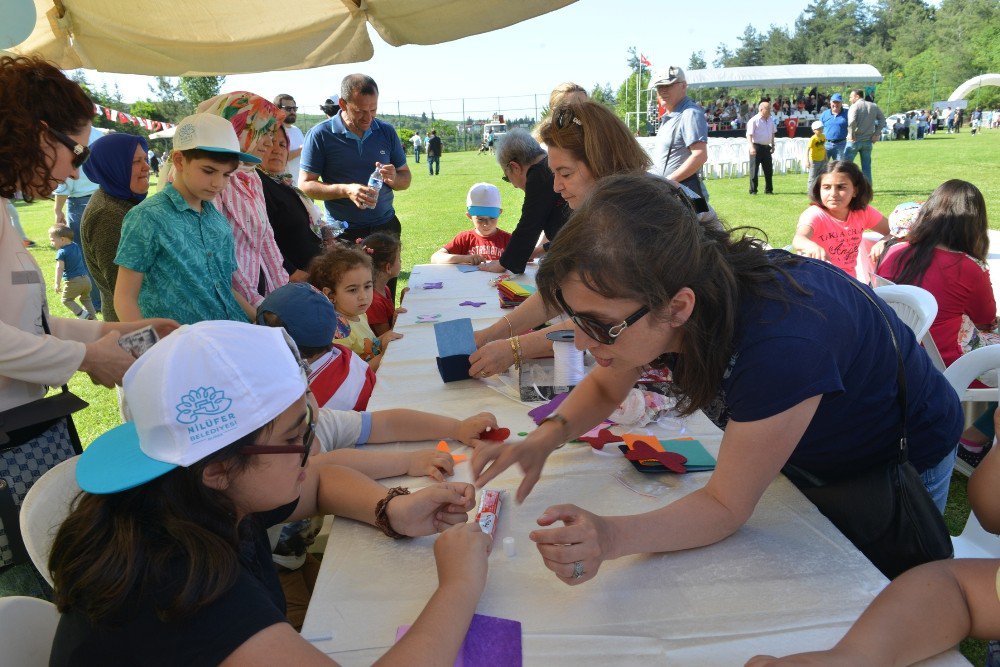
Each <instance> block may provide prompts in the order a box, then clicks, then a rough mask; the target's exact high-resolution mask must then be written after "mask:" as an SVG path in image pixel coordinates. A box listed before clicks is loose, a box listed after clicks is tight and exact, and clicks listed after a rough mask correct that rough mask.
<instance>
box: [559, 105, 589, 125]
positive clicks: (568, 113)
mask: <svg viewBox="0 0 1000 667" xmlns="http://www.w3.org/2000/svg"><path fill="white" fill-rule="evenodd" d="M570 123H576V124H577V125H579V126H580V127H583V123H581V122H580V119H579V118H577V117H576V115H575V114H574V113H573V110H572V109H570V108H569V107H563V108H562V109H561V110H560V111H559V114H558V115H557V116H556V127H558V128H559V129H560V130H561V129H563V128H565V127H566V126H567V125H569V124H570Z"/></svg>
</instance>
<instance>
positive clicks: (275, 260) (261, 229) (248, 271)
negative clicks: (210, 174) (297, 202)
mask: <svg viewBox="0 0 1000 667" xmlns="http://www.w3.org/2000/svg"><path fill="white" fill-rule="evenodd" d="M215 202H216V204H217V205H218V207H219V211H220V212H221V213H222V214H223V215H224V216H226V219H227V220H229V224H230V225H231V226H232V228H233V241H234V243H235V244H236V265H237V269H236V273H234V274H233V287H234V288H235V289H236V291H237V292H238V293H239V294H240V296H242V297H243V298H244V299H246V300H247V301H248V302H249V303H250V305H251V306H253V307H254V308H256V307H257V306H259V305H260V302H261V301H263V300H264V297H265V296H267V295H268V294H270V293H271V292H272V291H274V290H276V289H277V288H279V287H281V286H282V285H284V284H286V283H287V282H288V273H287V272H286V271H285V269H284V267H283V266H282V264H283V263H284V259H283V257H282V256H281V251H280V250H278V244H277V243H276V242H275V240H274V230H273V229H271V223H270V222H268V219H267V204H266V203H265V202H264V188H263V186H262V185H261V183H260V176H258V175H257V174H256V173H255V172H253V171H250V172H246V171H237V172H236V173H234V174H233V175H232V178H230V179H229V184H228V185H227V186H226V189H225V190H223V191H222V192H221V193H220V194H219V196H218V197H217V198H216V200H215ZM262 274H263V278H264V293H263V294H261V293H260V292H259V291H258V289H257V288H258V286H259V285H260V283H261V275H262Z"/></svg>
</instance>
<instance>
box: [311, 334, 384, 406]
mask: <svg viewBox="0 0 1000 667" xmlns="http://www.w3.org/2000/svg"><path fill="white" fill-rule="evenodd" d="M374 389H375V372H374V371H373V370H372V369H371V366H369V365H368V364H367V363H365V361H364V360H363V359H362V358H361V357H359V356H358V355H356V354H354V353H353V352H351V351H350V350H349V349H348V348H346V347H343V346H341V345H334V346H333V349H332V350H330V351H329V352H327V353H326V354H324V355H323V356H322V357H320V358H319V359H317V360H316V361H313V362H312V363H311V364H309V390H310V391H311V392H312V393H313V396H315V397H316V402H317V403H318V404H319V407H321V408H332V409H334V410H358V411H360V410H364V409H365V408H367V407H368V399H369V398H371V395H372V390H374Z"/></svg>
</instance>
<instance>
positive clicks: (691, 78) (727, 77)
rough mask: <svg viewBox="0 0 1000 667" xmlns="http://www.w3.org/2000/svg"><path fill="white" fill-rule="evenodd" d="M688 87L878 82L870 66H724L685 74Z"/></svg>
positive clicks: (766, 86)
mask: <svg viewBox="0 0 1000 667" xmlns="http://www.w3.org/2000/svg"><path fill="white" fill-rule="evenodd" d="M685 74H686V76H687V83H688V88H777V87H781V86H813V85H824V86H829V85H835V84H841V85H847V84H852V83H857V84H861V83H879V82H881V81H882V75H881V74H880V73H879V71H878V70H877V69H875V68H874V67H873V66H871V65H768V66H765V67H724V68H719V69H694V70H689V71H688V72H685Z"/></svg>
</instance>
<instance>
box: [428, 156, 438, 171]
mask: <svg viewBox="0 0 1000 667" xmlns="http://www.w3.org/2000/svg"><path fill="white" fill-rule="evenodd" d="M427 171H428V172H429V173H431V174H433V175H437V174H440V173H441V156H439V155H428V156H427Z"/></svg>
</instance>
